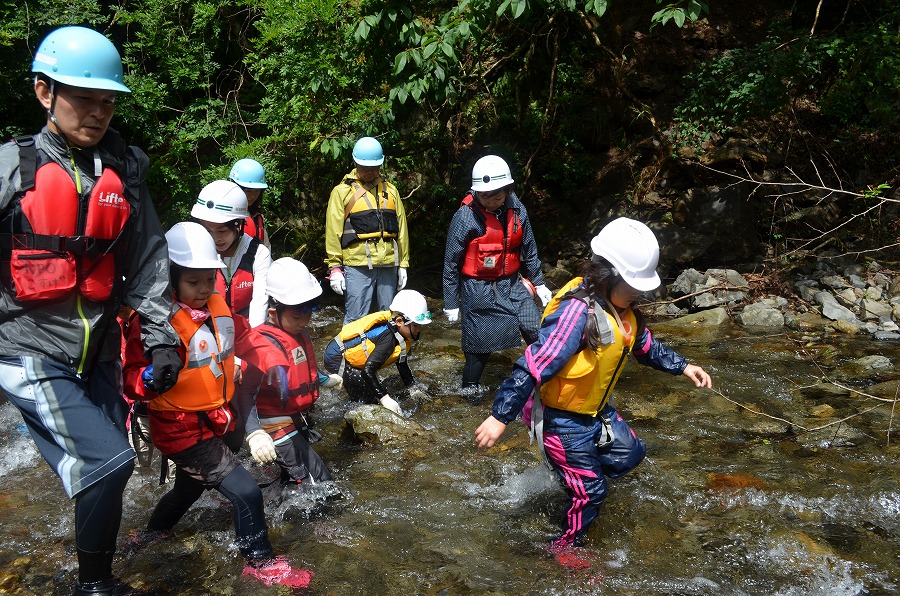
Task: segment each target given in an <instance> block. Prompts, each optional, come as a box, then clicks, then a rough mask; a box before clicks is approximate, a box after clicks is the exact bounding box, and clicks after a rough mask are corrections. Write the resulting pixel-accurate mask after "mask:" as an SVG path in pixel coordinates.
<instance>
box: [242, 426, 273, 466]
mask: <svg viewBox="0 0 900 596" xmlns="http://www.w3.org/2000/svg"><path fill="white" fill-rule="evenodd" d="M247 445H248V446H249V447H250V455H252V456H253V459H254V461H256V463H258V464H270V463H272V462H273V461H275V458H276V457H277V456H278V454H276V453H275V441H273V440H272V437H270V436H269V433H267V432H266V431H264V430H262V429H258V430H255V431H253V432H252V433H250V434H249V435H247Z"/></svg>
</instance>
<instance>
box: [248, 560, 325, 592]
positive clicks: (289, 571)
mask: <svg viewBox="0 0 900 596" xmlns="http://www.w3.org/2000/svg"><path fill="white" fill-rule="evenodd" d="M244 575H249V576H250V577H254V578H256V579H258V580H259V581H261V582H262V583H264V584H266V585H267V586H271V585H274V584H281V585H282V586H288V587H289V588H307V587H309V582H311V581H312V578H313V574H312V572H311V571H305V570H303V569H294V568H293V567H291V564H290V563H288V561H287V559H286V558H285V557H284V556H283V555H279V556H277V557H275V558H274V559H268V560H266V561H259V562H256V563H255V564H254V563H250V564H248V565H247V566H246V567H244Z"/></svg>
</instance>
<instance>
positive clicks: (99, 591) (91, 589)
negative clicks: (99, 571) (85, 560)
mask: <svg viewBox="0 0 900 596" xmlns="http://www.w3.org/2000/svg"><path fill="white" fill-rule="evenodd" d="M115 588H116V582H115V581H114V580H113V579H112V578H110V579H107V580H103V581H99V582H85V583H81V582H80V581H78V582H75V596H88V595H89V594H92V595H94V596H113V590H115Z"/></svg>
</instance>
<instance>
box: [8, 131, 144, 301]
mask: <svg viewBox="0 0 900 596" xmlns="http://www.w3.org/2000/svg"><path fill="white" fill-rule="evenodd" d="M16 142H17V143H19V163H20V171H21V189H22V190H23V191H25V192H24V194H23V195H21V196H19V197H18V198H17V199H16V200H15V202H14V204H13V208H12V209H11V210H10V211H9V215H8V216H7V217H6V218H5V221H4V224H3V228H4V229H3V233H0V246H2V248H3V253H4V259H3V260H5V261H8V263H9V265H8V270H6V271H4V277H5V278H6V279H7V280H8V283H9V285H10V289H11V290H13V291H14V295H15V297H16V299H17V300H21V301H39V300H54V299H58V298H62V297H64V296H67V295H69V294H70V293H72V292H75V291H77V292H79V293H80V294H81V295H82V296H84V297H85V298H87V299H89V300H93V301H97V302H102V301H105V300H108V299H109V298H110V296H111V295H112V294H113V286H114V285H115V284H116V283H117V282H118V281H120V279H121V277H122V275H121V272H119V271H117V267H116V256H117V253H118V252H119V251H117V250H114V249H115V248H116V246H117V243H118V241H119V240H120V239H121V238H123V237H124V236H125V234H124V231H125V227H126V224H127V223H128V218H129V216H130V215H131V205H130V204H129V203H128V200H127V199H126V198H125V188H124V185H123V184H122V178H121V177H120V176H119V174H118V173H117V172H116V171H115V170H112V169H110V168H106V169H105V170H104V171H103V173H102V175H101V176H100V178H98V179H97V180H96V182H95V183H94V187H93V189H92V190H91V192H90V194H89V195H85V194H84V193H83V192H81V189H80V181H78V182H79V184H77V185H76V180H73V179H72V176H71V175H70V174H69V173H68V172H67V171H66V170H65V169H63V167H62V166H60V165H59V164H57V163H55V162H52V161H51V162H47V163H45V164H41V165H38V155H37V150H36V148H35V147H34V141H33V139H31V137H26V138H22V139H17V140H16ZM7 224H8V226H7Z"/></svg>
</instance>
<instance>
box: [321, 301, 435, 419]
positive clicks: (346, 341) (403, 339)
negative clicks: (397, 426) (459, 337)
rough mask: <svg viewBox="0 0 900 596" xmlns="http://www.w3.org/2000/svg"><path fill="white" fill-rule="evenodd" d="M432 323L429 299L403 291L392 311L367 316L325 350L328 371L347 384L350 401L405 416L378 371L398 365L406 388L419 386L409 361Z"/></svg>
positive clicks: (354, 322)
mask: <svg viewBox="0 0 900 596" xmlns="http://www.w3.org/2000/svg"><path fill="white" fill-rule="evenodd" d="M429 323H431V313H430V312H428V304H427V303H426V302H425V297H424V296H422V294H420V293H419V292H416V291H415V290H400V291H399V292H397V295H396V296H394V300H393V301H392V302H391V306H390V310H383V311H379V312H374V313H372V314H370V315H366V316H364V317H363V318H361V319H359V320H357V321H353V322H352V323H349V324H347V325H344V327H343V329H341V332H340V333H339V334H338V335H337V337H335V338H334V339H333V340H331V343H329V344H328V346H327V347H326V348H325V369H326V370H327V371H328V372H331V373H337V374H338V375H340V376H341V377H342V378H343V380H344V388H346V389H347V393H348V394H349V395H350V399H354V400H360V401H363V402H365V403H370V404H374V403H380V404H381V405H383V406H384V407H385V408H387V409H388V410H390V411H392V412H394V413H395V414H398V415H400V416H402V415H403V411H402V410H401V409H400V404H398V403H397V401H396V400H395V399H394V398H392V397H391V396H390V395H389V394H388V392H387V391H386V390H385V388H384V386H383V385H382V384H381V381H380V380H379V379H378V370H380V369H382V368H384V367H386V366H388V365H390V364H394V363H397V371H398V372H399V373H400V378H401V379H402V380H403V384H404V385H405V386H406V387H410V386H412V385H413V383H415V379H414V378H413V375H412V371H411V370H410V369H409V363H408V362H407V358H408V357H409V354H410V352H411V350H412V344H413V342H414V341H416V340H418V339H419V334H420V333H421V329H422V325H428V324H429Z"/></svg>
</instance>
